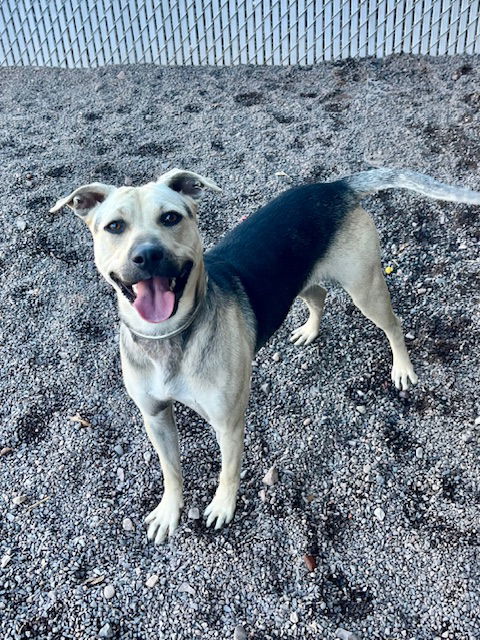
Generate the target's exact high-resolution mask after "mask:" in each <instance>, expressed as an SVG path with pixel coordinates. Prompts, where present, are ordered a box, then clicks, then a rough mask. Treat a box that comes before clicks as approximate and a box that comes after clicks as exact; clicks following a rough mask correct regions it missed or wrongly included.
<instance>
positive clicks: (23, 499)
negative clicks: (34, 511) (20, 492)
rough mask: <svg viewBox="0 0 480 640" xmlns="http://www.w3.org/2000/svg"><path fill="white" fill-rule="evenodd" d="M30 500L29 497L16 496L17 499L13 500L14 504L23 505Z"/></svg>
mask: <svg viewBox="0 0 480 640" xmlns="http://www.w3.org/2000/svg"><path fill="white" fill-rule="evenodd" d="M27 500H28V496H15V498H13V500H12V502H13V504H17V505H18V504H23V503H24V502H26V501H27Z"/></svg>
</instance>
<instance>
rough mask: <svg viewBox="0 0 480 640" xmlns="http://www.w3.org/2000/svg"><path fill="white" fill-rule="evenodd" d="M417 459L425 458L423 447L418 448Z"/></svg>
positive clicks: (416, 451)
mask: <svg viewBox="0 0 480 640" xmlns="http://www.w3.org/2000/svg"><path fill="white" fill-rule="evenodd" d="M415 457H416V458H423V447H417V448H416V449H415Z"/></svg>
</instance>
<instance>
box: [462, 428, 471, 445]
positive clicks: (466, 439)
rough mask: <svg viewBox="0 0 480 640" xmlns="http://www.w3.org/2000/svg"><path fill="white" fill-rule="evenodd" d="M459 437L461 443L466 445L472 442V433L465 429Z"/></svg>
mask: <svg viewBox="0 0 480 640" xmlns="http://www.w3.org/2000/svg"><path fill="white" fill-rule="evenodd" d="M460 437H461V439H462V441H463V442H465V443H466V444H468V443H469V442H472V440H473V433H472V431H470V429H467V430H466V431H464V432H463V433H462V435H461V436H460Z"/></svg>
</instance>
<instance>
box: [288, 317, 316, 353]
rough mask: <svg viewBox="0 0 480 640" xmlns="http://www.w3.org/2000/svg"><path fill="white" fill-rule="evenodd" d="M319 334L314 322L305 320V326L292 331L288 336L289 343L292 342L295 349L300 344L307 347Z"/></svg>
mask: <svg viewBox="0 0 480 640" xmlns="http://www.w3.org/2000/svg"><path fill="white" fill-rule="evenodd" d="M319 333H320V328H319V326H318V324H317V323H316V322H311V320H310V319H309V320H307V321H306V322H305V324H302V326H301V327H298V329H295V331H292V334H291V336H290V342H293V343H294V344H295V345H297V347H299V346H301V345H302V344H304V345H307V344H311V343H312V342H313V341H314V340H315V339H316V338H317V337H318V334H319Z"/></svg>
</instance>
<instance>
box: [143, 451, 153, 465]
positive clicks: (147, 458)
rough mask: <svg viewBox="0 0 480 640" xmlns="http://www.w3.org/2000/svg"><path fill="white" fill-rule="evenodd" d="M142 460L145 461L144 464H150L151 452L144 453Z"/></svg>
mask: <svg viewBox="0 0 480 640" xmlns="http://www.w3.org/2000/svg"><path fill="white" fill-rule="evenodd" d="M143 459H144V460H145V462H146V464H150V460H151V459H152V452H151V451H145V453H144V454H143Z"/></svg>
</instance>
